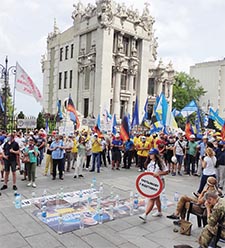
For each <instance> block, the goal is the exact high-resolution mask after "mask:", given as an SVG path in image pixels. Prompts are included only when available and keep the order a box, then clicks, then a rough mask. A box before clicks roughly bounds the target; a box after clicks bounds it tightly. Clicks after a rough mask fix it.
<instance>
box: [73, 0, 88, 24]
mask: <svg viewBox="0 0 225 248" xmlns="http://www.w3.org/2000/svg"><path fill="white" fill-rule="evenodd" d="M73 7H74V11H73V12H72V19H73V20H74V23H75V22H76V21H79V20H80V19H81V18H82V16H83V15H84V13H85V11H84V5H83V4H82V3H81V2H80V1H79V2H78V4H73Z"/></svg>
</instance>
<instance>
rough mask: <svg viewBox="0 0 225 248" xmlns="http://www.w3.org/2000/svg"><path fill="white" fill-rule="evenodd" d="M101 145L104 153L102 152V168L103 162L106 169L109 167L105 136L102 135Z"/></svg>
mask: <svg viewBox="0 0 225 248" xmlns="http://www.w3.org/2000/svg"><path fill="white" fill-rule="evenodd" d="M100 138H101V145H102V151H101V166H102V161H103V164H104V166H105V167H107V164H106V141H105V137H104V135H101V137H100Z"/></svg>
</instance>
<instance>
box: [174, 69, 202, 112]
mask: <svg viewBox="0 0 225 248" xmlns="http://www.w3.org/2000/svg"><path fill="white" fill-rule="evenodd" d="M205 93H206V91H205V90H204V88H203V87H202V86H198V80H197V79H195V78H193V77H191V76H190V75H188V74H187V73H185V72H179V73H177V74H176V75H175V83H174V85H173V108H176V109H179V110H181V109H182V108H183V107H184V106H185V105H187V104H188V103H189V102H190V101H192V100H195V101H196V102H197V103H198V101H199V98H200V97H201V96H203V95H205Z"/></svg>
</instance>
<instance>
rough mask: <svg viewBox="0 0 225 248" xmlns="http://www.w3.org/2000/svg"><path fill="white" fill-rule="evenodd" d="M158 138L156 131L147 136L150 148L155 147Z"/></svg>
mask: <svg viewBox="0 0 225 248" xmlns="http://www.w3.org/2000/svg"><path fill="white" fill-rule="evenodd" d="M158 139H159V138H158V135H157V133H153V134H152V135H151V136H150V138H149V143H150V145H151V148H157V144H156V142H157V140H158Z"/></svg>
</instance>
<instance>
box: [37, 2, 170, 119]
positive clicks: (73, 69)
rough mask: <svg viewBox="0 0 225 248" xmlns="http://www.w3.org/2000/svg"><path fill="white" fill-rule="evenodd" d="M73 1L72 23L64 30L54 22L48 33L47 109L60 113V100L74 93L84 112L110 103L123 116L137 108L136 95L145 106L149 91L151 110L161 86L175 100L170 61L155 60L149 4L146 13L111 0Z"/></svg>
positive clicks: (45, 59) (95, 111)
mask: <svg viewBox="0 0 225 248" xmlns="http://www.w3.org/2000/svg"><path fill="white" fill-rule="evenodd" d="M73 7H74V10H73V12H72V19H73V25H72V27H70V28H69V29H67V30H66V31H64V32H60V31H59V29H58V28H57V26H56V24H55V25H54V31H53V32H52V33H50V34H49V35H48V39H47V55H45V56H43V58H42V71H43V80H44V86H43V88H44V92H43V96H44V101H43V104H44V106H43V107H44V110H45V112H49V113H56V112H57V106H56V102H57V100H60V101H62V102H63V101H64V99H66V98H67V97H68V96H69V94H70V95H71V97H72V99H73V101H74V104H75V106H76V108H77V109H78V111H79V112H80V113H81V114H82V115H84V117H87V116H95V117H96V116H97V115H98V114H99V113H102V112H103V111H104V109H105V108H106V109H107V110H110V113H111V114H113V113H115V114H116V116H117V118H118V119H119V118H122V116H123V115H124V114H126V113H130V114H132V113H133V108H134V103H135V100H136V97H137V99H138V102H139V110H140V112H141V110H143V109H144V105H145V102H146V98H147V97H148V99H149V111H151V108H152V105H153V104H154V103H155V98H156V96H157V95H159V94H160V93H161V92H164V93H165V96H166V97H167V99H168V101H169V103H170V106H171V100H172V85H173V77H174V70H173V67H172V64H171V63H170V64H168V65H167V66H164V65H163V62H162V60H160V61H159V63H158V64H156V60H157V48H158V42H157V38H156V37H155V35H154V30H153V24H154V22H155V21H154V18H153V17H152V16H151V15H150V11H149V6H148V4H145V7H144V9H143V12H142V14H139V11H138V10H137V9H133V8H132V7H129V8H128V7H126V6H125V5H124V4H122V5H121V4H119V3H118V4H117V3H115V2H114V1H111V0H98V1H96V5H92V4H88V5H87V6H84V5H83V4H82V3H81V2H79V3H78V4H76V5H74V6H73ZM143 111H144V110H143ZM141 114H143V113H140V115H141Z"/></svg>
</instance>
